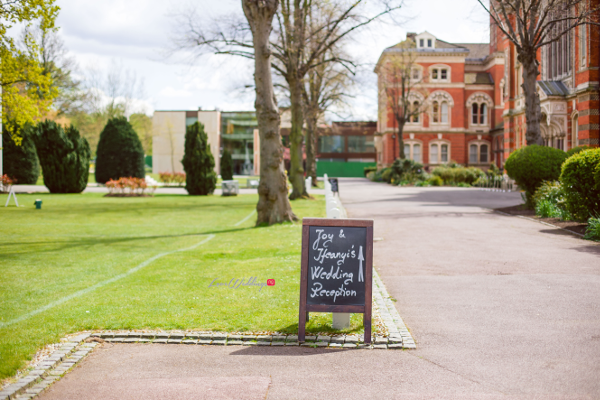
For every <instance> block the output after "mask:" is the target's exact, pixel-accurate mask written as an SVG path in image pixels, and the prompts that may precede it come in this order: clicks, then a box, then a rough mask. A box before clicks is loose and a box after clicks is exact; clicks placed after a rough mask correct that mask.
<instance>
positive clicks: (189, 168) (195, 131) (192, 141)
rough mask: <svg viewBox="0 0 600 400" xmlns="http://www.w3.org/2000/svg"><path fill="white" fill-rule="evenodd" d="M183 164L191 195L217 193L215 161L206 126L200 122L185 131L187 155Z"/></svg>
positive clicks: (187, 188) (185, 154)
mask: <svg viewBox="0 0 600 400" xmlns="http://www.w3.org/2000/svg"><path fill="white" fill-rule="evenodd" d="M181 162H182V163H183V169H184V170H185V173H186V181H185V189H186V190H187V192H188V193H189V194H192V195H207V194H211V193H212V192H214V191H215V187H216V186H217V174H216V173H215V171H214V168H215V159H214V158H213V155H212V153H211V151H210V146H209V144H208V136H207V135H206V133H205V132H204V125H202V124H201V123H199V122H195V123H194V124H193V125H190V126H188V127H187V128H186V130H185V153H184V155H183V160H181Z"/></svg>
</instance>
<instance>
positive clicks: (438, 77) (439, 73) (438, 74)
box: [429, 64, 452, 83]
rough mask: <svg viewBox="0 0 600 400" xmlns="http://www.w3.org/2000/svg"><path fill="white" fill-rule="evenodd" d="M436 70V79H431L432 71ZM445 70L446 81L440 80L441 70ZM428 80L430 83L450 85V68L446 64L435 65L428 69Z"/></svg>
mask: <svg viewBox="0 0 600 400" xmlns="http://www.w3.org/2000/svg"><path fill="white" fill-rule="evenodd" d="M434 69H435V70H437V78H434V77H433V70H434ZM443 69H445V70H446V79H442V70H443ZM429 80H430V82H437V83H450V82H451V81H452V68H450V66H449V65H446V64H435V65H431V66H430V67H429Z"/></svg>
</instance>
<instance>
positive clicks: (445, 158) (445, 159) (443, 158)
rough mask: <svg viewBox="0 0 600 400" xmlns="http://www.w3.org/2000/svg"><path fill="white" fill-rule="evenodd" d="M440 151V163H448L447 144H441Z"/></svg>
mask: <svg viewBox="0 0 600 400" xmlns="http://www.w3.org/2000/svg"><path fill="white" fill-rule="evenodd" d="M440 149H441V150H442V152H441V154H440V155H441V157H440V161H441V162H443V163H446V162H448V145H447V144H443V145H441V146H440Z"/></svg>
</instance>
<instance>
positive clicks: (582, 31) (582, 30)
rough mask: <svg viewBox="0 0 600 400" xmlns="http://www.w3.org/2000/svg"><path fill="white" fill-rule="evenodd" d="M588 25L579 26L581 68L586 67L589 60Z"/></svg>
mask: <svg viewBox="0 0 600 400" xmlns="http://www.w3.org/2000/svg"><path fill="white" fill-rule="evenodd" d="M587 42H588V40H587V26H586V25H585V24H584V25H580V26H579V69H580V70H581V69H584V68H585V67H586V60H587Z"/></svg>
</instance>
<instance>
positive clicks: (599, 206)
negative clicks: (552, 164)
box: [560, 149, 600, 221]
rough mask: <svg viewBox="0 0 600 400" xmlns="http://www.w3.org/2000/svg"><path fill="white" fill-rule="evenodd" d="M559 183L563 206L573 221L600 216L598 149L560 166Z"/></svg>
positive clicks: (581, 154) (578, 155) (599, 159)
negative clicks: (563, 198)
mask: <svg viewBox="0 0 600 400" xmlns="http://www.w3.org/2000/svg"><path fill="white" fill-rule="evenodd" d="M560 182H561V184H562V187H563V191H564V193H565V206H566V208H567V210H568V211H569V212H570V213H571V215H572V216H573V217H574V218H575V219H577V220H580V221H583V220H586V219H588V218H590V217H598V216H600V149H591V150H585V151H582V152H580V153H577V154H575V155H574V156H572V157H569V158H568V159H567V161H565V163H564V164H563V166H562V173H561V174H560Z"/></svg>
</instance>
